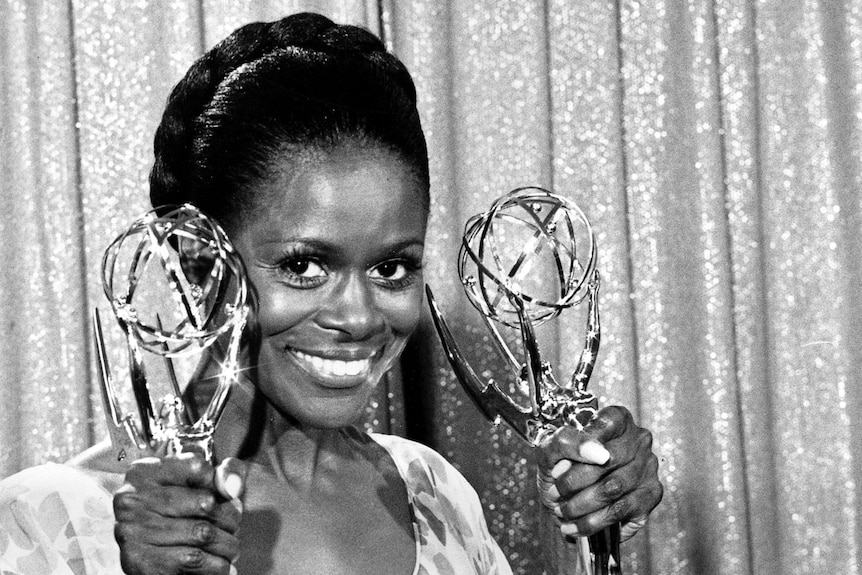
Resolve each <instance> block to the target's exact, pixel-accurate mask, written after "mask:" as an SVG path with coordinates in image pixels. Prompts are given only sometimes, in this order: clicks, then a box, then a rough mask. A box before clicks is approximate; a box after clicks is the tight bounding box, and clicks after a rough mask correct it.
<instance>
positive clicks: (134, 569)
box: [120, 549, 143, 575]
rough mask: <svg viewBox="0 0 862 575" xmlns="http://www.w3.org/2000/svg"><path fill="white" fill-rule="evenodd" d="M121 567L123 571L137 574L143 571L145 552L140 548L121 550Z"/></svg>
mask: <svg viewBox="0 0 862 575" xmlns="http://www.w3.org/2000/svg"><path fill="white" fill-rule="evenodd" d="M120 567H122V569H123V573H128V574H129V575H137V574H138V573H143V570H142V569H143V554H142V553H141V552H140V550H138V549H134V550H126V549H124V550H122V551H121V552H120Z"/></svg>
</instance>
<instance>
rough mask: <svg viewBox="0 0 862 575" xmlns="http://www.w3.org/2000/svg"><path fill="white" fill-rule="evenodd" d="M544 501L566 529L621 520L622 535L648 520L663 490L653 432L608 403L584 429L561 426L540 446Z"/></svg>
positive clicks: (581, 530) (586, 530) (594, 528)
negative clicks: (659, 477)
mask: <svg viewBox="0 0 862 575" xmlns="http://www.w3.org/2000/svg"><path fill="white" fill-rule="evenodd" d="M539 449H540V456H539V490H540V493H541V495H542V502H543V503H544V504H545V506H546V507H548V509H550V510H551V512H553V513H554V514H555V515H556V516H557V517H558V518H559V519H560V522H561V525H560V530H561V531H562V532H563V534H564V535H569V536H574V535H579V536H586V535H592V534H593V533H596V532H598V531H600V530H601V529H603V528H605V527H607V526H609V525H613V524H614V523H620V524H621V525H622V528H621V538H622V540H625V539H628V538H629V537H631V536H633V535H634V534H635V533H636V532H637V531H638V530H639V529H640V528H641V527H643V525H644V524H645V523H646V520H647V516H648V515H649V513H650V512H651V511H652V510H653V509H654V508H655V507H656V505H658V503H659V501H661V498H662V493H663V491H664V489H663V487H662V485H661V482H659V479H658V459H657V458H656V456H655V454H654V453H653V452H652V434H651V433H650V432H649V431H647V430H646V429H644V428H642V427H639V426H638V425H637V424H636V423H635V422H634V420H633V419H632V415H631V413H630V412H629V411H628V410H627V409H626V408H624V407H618V406H612V407H606V408H604V409H602V410H600V411H599V412H598V414H597V415H596V417H595V418H594V419H593V420H592V421H591V422H590V423H589V425H587V426H586V427H585V428H584V429H583V431H578V430H577V429H576V428H574V427H570V426H567V427H561V428H560V429H558V430H557V431H555V432H554V433H553V435H551V436H550V437H549V438H548V439H547V440H545V441H544V442H543V443H542V445H541V446H540V448H539Z"/></svg>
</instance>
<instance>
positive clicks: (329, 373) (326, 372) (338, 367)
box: [290, 348, 379, 379]
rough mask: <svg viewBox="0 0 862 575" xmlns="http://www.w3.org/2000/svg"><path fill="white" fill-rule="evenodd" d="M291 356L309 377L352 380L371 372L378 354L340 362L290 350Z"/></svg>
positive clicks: (339, 360) (340, 360)
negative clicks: (308, 373) (309, 374)
mask: <svg viewBox="0 0 862 575" xmlns="http://www.w3.org/2000/svg"><path fill="white" fill-rule="evenodd" d="M290 352H291V354H292V355H293V356H294V357H295V358H296V359H297V360H298V362H299V364H300V366H302V367H303V368H304V369H305V370H306V371H307V372H310V373H311V375H317V376H320V377H324V378H326V379H340V378H345V379H353V378H357V377H358V378H362V379H364V377H365V376H366V375H367V374H368V373H369V372H370V371H371V366H372V365H373V363H374V360H375V359H376V358H377V357H378V355H379V353H376V354H374V355H373V356H371V357H367V358H365V359H353V360H342V359H332V358H327V357H320V356H318V355H311V354H309V353H305V352H302V351H299V350H298V349H292V348H290Z"/></svg>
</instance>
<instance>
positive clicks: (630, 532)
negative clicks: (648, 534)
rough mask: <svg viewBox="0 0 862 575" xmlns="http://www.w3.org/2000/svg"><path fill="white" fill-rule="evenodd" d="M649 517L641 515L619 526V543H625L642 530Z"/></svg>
mask: <svg viewBox="0 0 862 575" xmlns="http://www.w3.org/2000/svg"><path fill="white" fill-rule="evenodd" d="M648 518H649V515H641V516H640V517H635V518H634V519H629V520H628V521H626V522H625V523H623V524H622V525H621V526H620V541H627V540H629V539H631V538H632V537H634V536H635V534H636V533H637V532H638V531H640V530H641V529H643V526H644V525H646V522H647V519H648Z"/></svg>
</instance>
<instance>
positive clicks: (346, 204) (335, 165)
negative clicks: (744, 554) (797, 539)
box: [0, 14, 662, 575]
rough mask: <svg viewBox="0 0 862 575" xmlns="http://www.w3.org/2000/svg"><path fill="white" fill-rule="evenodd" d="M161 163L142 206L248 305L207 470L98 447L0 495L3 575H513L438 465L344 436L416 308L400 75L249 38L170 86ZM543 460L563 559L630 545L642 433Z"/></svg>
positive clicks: (373, 57) (355, 48)
mask: <svg viewBox="0 0 862 575" xmlns="http://www.w3.org/2000/svg"><path fill="white" fill-rule="evenodd" d="M155 154H156V159H155V164H154V167H153V171H152V174H151V178H150V186H151V189H150V197H151V201H152V203H153V205H154V206H156V207H158V206H163V205H166V204H183V203H186V202H190V203H194V204H196V205H197V206H198V207H200V208H202V209H203V210H205V211H206V212H208V213H209V214H211V215H212V216H214V217H215V218H217V219H218V220H219V221H220V222H221V223H222V224H223V226H224V227H225V229H226V230H227V232H228V234H229V235H230V237H231V238H232V239H233V243H234V245H235V247H236V249H237V252H238V253H239V254H240V255H241V256H242V258H243V260H244V261H245V264H246V267H247V269H248V275H249V280H250V283H251V285H252V287H253V290H254V292H255V295H256V301H257V307H256V310H255V313H254V318H253V321H251V322H250V326H249V328H248V330H249V331H248V333H247V334H246V335H247V337H246V340H245V342H246V343H245V346H244V348H243V349H242V352H241V356H242V357H241V362H242V369H241V370H240V372H239V373H240V376H239V381H238V383H237V385H236V389H235V392H234V394H233V396H232V398H231V401H230V402H229V404H228V406H227V407H226V410H225V413H224V416H223V417H222V419H221V422H220V424H219V427H218V428H217V430H216V432H215V445H216V449H217V452H216V458H217V460H219V461H220V463H219V464H218V465H217V466H216V467H213V466H212V465H210V464H209V463H208V462H206V461H205V460H204V459H203V458H201V457H200V456H197V455H190V454H181V455H178V456H168V457H162V458H155V457H152V458H145V459H141V460H139V461H136V462H133V463H132V464H131V465H122V464H117V463H116V462H110V461H106V460H105V457H104V452H100V451H99V449H96V450H95V451H91V452H90V453H88V454H86V455H85V456H83V457H81V458H79V459H77V460H76V461H75V462H74V467H76V469H75V468H73V467H65V468H59V467H58V466H51V467H50V468H41V469H40V468H36V469H32V470H28V471H25V472H24V473H23V474H21V475H20V476H17V477H12V478H10V479H8V480H7V481H6V482H5V486H4V487H5V488H6V491H5V493H7V494H11V495H10V496H8V497H6V498H5V499H2V500H0V503H2V504H3V505H2V506H0V521H6V523H7V524H8V526H9V529H12V528H13V527H14V528H15V529H16V531H15V537H14V538H13V539H11V540H0V543H2V544H3V547H2V549H3V556H2V560H0V562H5V563H0V566H2V569H3V571H4V573H5V572H11V573H27V574H29V573H44V572H45V569H46V566H48V568H50V569H53V568H54V567H57V566H59V565H63V564H65V565H68V566H72V567H74V569H75V572H76V573H86V574H88V575H92V574H94V573H116V572H117V571H119V569H120V567H122V569H123V571H125V572H126V573H129V574H133V575H146V574H151V573H227V572H229V570H230V571H233V570H236V569H238V570H239V571H241V572H243V573H254V574H266V573H293V574H306V573H308V574H311V573H315V574H318V573H333V574H336V573H337V574H354V573H355V574H361V573H374V574H390V573H391V574H402V575H403V574H408V573H413V574H415V575H418V574H423V575H435V574H441V575H442V574H452V573H458V574H459V575H461V574H469V573H476V574H488V575H490V574H500V575H505V574H506V573H511V569H510V567H509V564H508V563H507V560H506V558H505V556H504V555H503V553H502V551H501V549H500V547H499V546H498V545H497V543H496V542H495V541H494V540H493V538H492V537H491V536H490V534H489V531H488V528H487V526H486V522H485V519H484V516H483V513H482V509H481V505H480V504H479V500H478V497H477V496H476V493H475V491H474V490H473V488H472V487H471V486H470V485H469V484H468V483H467V481H466V480H465V479H464V478H463V477H462V476H461V475H460V474H459V473H458V472H457V471H456V470H455V468H454V467H453V466H452V465H450V464H449V463H447V462H446V461H445V460H444V459H443V457H441V456H440V455H438V454H437V453H435V452H434V451H432V450H431V449H429V448H427V447H424V446H422V445H419V444H417V443H414V442H411V441H408V440H406V439H402V438H398V437H395V436H387V435H381V434H366V433H363V432H360V431H359V430H358V429H356V427H355V425H356V424H357V422H358V421H359V420H360V419H361V417H362V415H363V412H364V408H365V406H366V404H367V403H368V402H369V398H370V396H371V394H372V392H373V391H374V389H375V387H376V386H377V385H378V383H379V381H380V380H381V378H382V377H383V375H384V374H385V373H386V372H387V371H388V370H389V369H390V367H392V365H393V364H394V362H395V361H396V360H397V359H398V358H399V356H400V355H401V352H402V351H403V349H404V346H405V343H406V341H407V339H408V338H409V337H410V335H411V334H412V333H413V332H414V331H415V330H416V327H417V324H418V323H419V318H420V313H421V309H422V294H423V278H422V259H423V250H424V239H425V231H426V225H427V216H428V205H429V176H428V157H427V151H426V145H425V139H424V134H423V132H422V127H421V125H420V122H419V115H418V112H417V110H416V92H415V88H414V85H413V82H412V79H411V77H410V75H409V74H408V73H407V70H406V69H405V67H404V66H403V65H402V64H401V62H400V61H399V60H397V59H396V58H395V57H394V56H392V55H391V54H390V53H388V52H387V51H386V50H385V49H384V46H383V44H382V43H381V42H380V41H379V40H378V39H377V38H376V37H375V36H373V35H372V34H370V33H369V32H367V31H365V30H362V29H359V28H356V27H352V26H339V25H336V24H334V23H332V22H331V21H329V20H328V19H326V18H324V17H322V16H318V15H315V14H299V15H294V16H290V17H288V18H284V19H283V20H280V21H278V22H273V23H257V24H250V25H247V26H244V27H242V28H240V29H239V30H237V31H236V32H234V33H233V34H231V35H230V36H229V37H228V38H227V39H225V40H224V41H223V42H221V43H220V44H218V45H217V46H215V47H214V48H213V49H212V50H211V51H209V52H208V53H207V54H205V55H204V56H203V57H202V58H201V59H200V60H198V61H197V62H196V63H195V64H194V65H193V66H192V68H191V69H190V70H189V71H188V73H187V74H186V76H185V77H184V78H183V79H182V80H181V81H180V82H179V84H178V85H177V86H176V88H175V89H174V91H173V92H172V95H171V98H170V100H169V102H168V105H167V109H166V110H165V113H164V116H163V119H162V122H161V125H160V126H159V129H158V132H157V134H156V141H155ZM218 353H219V352H218V350H217V349H213V348H208V351H207V354H206V355H205V357H204V359H203V360H202V363H201V365H200V367H199V369H198V379H197V380H196V381H193V382H192V384H191V387H192V389H191V390H190V393H189V399H190V401H198V400H199V399H200V397H201V393H200V389H199V388H202V387H205V385H206V382H207V381H208V380H209V379H211V378H212V376H214V375H215V374H216V373H217V371H218V370H219V365H220V362H221V359H222V358H220V357H219V355H218ZM408 385H409V383H408ZM537 459H538V463H539V469H540V472H541V473H542V474H543V477H544V478H545V479H546V481H545V483H544V484H543V485H544V487H545V492H544V493H543V495H544V498H543V503H545V505H546V507H547V509H545V511H546V512H547V513H548V514H549V516H550V515H553V516H554V517H555V519H553V520H554V521H556V522H557V525H558V526H559V528H560V531H561V533H559V534H558V537H559V539H560V541H563V540H564V537H565V536H572V535H589V534H591V533H593V532H595V531H597V530H599V529H602V528H604V527H606V526H607V525H610V524H614V523H617V522H623V523H624V532H625V533H628V534H632V533H634V532H635V531H637V529H638V528H639V527H640V526H642V525H643V522H644V520H645V519H644V518H645V516H646V514H647V513H649V512H650V511H651V510H652V509H653V508H654V507H655V506H656V505H657V504H658V502H659V499H660V498H661V492H662V488H661V485H660V483H659V482H658V479H657V475H656V470H657V461H656V457H655V456H654V455H653V454H652V451H651V436H650V434H649V432H647V431H646V430H644V429H642V428H640V427H638V426H637V425H636V424H635V423H634V422H633V421H632V418H631V415H630V414H629V413H628V411H627V410H625V409H623V408H618V407H617V408H608V409H606V410H603V411H601V412H599V414H598V416H597V418H596V419H595V421H594V423H593V424H592V425H591V426H589V427H588V428H587V429H586V430H585V431H584V432H578V431H576V430H575V429H574V428H561V429H560V430H559V431H558V432H557V433H555V434H554V435H553V436H552V437H551V438H550V439H549V440H548V441H547V442H546V444H544V445H543V446H542V447H541V448H540V450H539V454H538V458H537ZM81 497H86V499H85V501H84V502H83V503H81V501H80V498H81ZM111 501H112V503H113V509H111V508H110V505H111ZM46 502H47V503H46ZM58 509H60V510H62V511H63V512H64V513H66V515H65V516H64V517H66V518H67V519H68V517H69V516H74V517H75V520H74V521H73V520H69V522H68V525H67V523H64V522H63V521H61V520H58V514H59V512H58V511H57V510H58ZM71 509H74V510H76V511H75V512H70V511H69V510H71ZM81 509H84V510H86V512H87V516H86V518H85V519H86V520H83V519H82V518H81V517H79V516H81V515H83V512H82V511H81ZM10 518H12V519H10ZM7 520H8V521H7ZM114 522H116V527H115V528H114V534H115V536H116V542H115V541H114V540H113V538H111V537H110V536H107V535H106V534H108V533H110V531H111V529H112V527H113V524H114ZM21 525H24V526H25V527H24V528H23V529H21V528H20V526H21ZM57 525H60V526H61V527H57ZM49 532H50V535H46V533H49ZM117 546H119V549H117ZM34 557H41V558H42V559H44V560H40V561H36V560H34ZM118 558H119V564H118ZM70 568H71V567H70ZM572 568H574V569H576V568H578V566H572Z"/></svg>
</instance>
